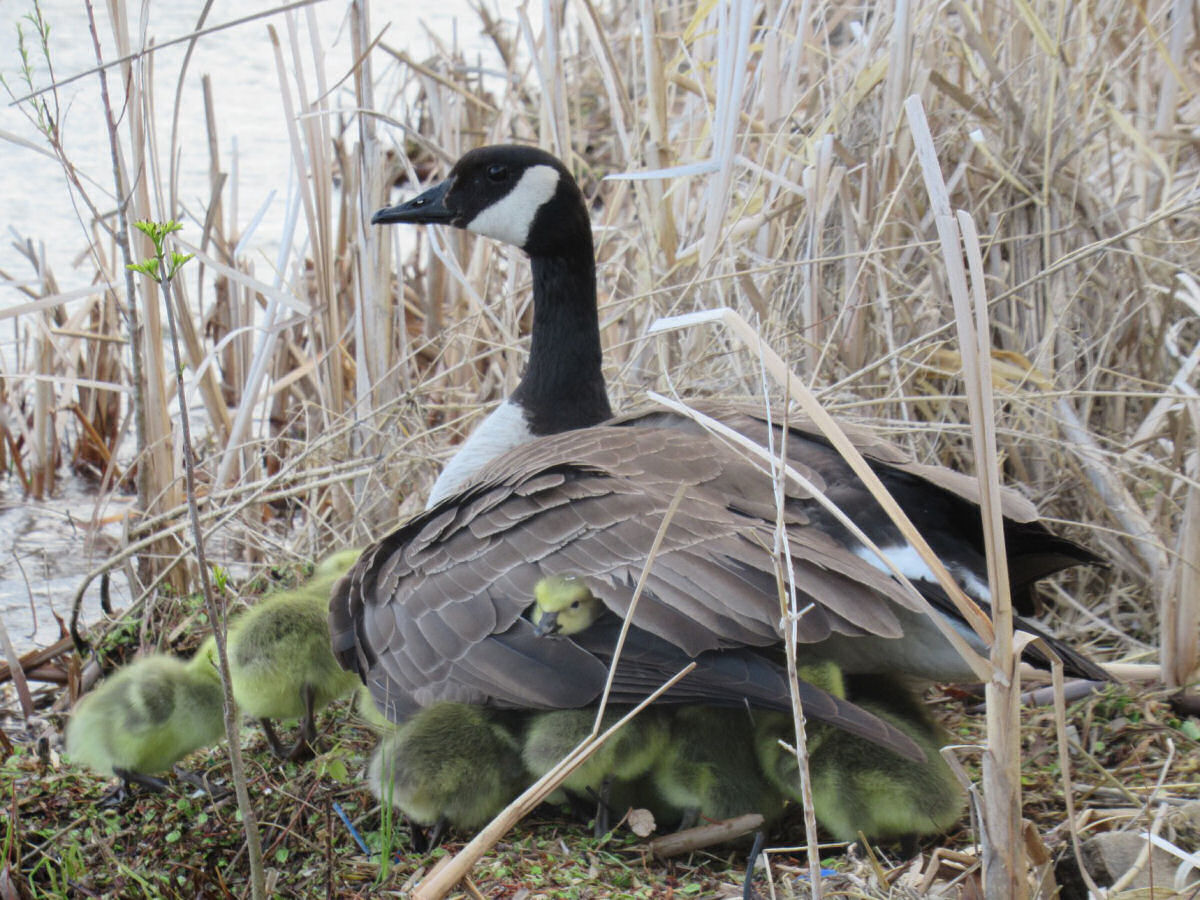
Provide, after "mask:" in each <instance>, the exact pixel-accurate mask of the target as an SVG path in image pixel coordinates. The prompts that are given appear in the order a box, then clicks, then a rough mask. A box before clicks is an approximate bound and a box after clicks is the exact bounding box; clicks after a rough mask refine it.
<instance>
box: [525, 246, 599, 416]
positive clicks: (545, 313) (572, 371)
mask: <svg viewBox="0 0 1200 900" xmlns="http://www.w3.org/2000/svg"><path fill="white" fill-rule="evenodd" d="M583 244H584V242H583V241H578V247H577V250H576V251H575V252H572V253H570V254H567V255H562V256H541V255H538V256H532V257H531V258H530V263H531V266H532V269H533V332H532V335H531V339H530V348H529V365H528V367H527V368H526V370H525V374H524V376H522V378H521V383H520V384H519V385H518V386H517V389H516V390H515V391H514V392H513V394H512V399H513V401H515V402H516V403H519V404H520V405H521V407H522V409H523V410H524V411H525V418H526V421H527V423H528V425H529V428H530V431H532V432H533V433H534V434H537V435H544V434H556V433H558V432H561V431H570V430H572V429H575V428H586V427H588V426H589V425H595V424H597V423H598V422H602V421H604V420H605V419H608V418H611V417H612V408H611V407H610V406H609V403H608V392H607V390H606V388H605V384H604V374H603V372H602V370H601V360H602V351H601V347H600V321H599V314H598V312H597V310H596V263H595V259H594V257H593V255H592V253H593V251H592V242H591V235H590V233H588V234H587V240H586V247H585V246H583Z"/></svg>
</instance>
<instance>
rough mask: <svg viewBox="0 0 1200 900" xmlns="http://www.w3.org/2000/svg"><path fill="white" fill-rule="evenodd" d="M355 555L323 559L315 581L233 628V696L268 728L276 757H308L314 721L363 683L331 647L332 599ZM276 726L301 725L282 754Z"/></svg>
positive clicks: (269, 601) (260, 607)
mask: <svg viewBox="0 0 1200 900" xmlns="http://www.w3.org/2000/svg"><path fill="white" fill-rule="evenodd" d="M359 552H360V551H358V550H343V551H341V552H339V553H335V554H334V555H332V556H330V557H329V558H328V559H326V560H323V561H322V562H321V563H320V564H318V566H317V568H316V569H315V570H314V572H313V575H312V577H311V578H310V579H309V580H308V581H307V582H305V583H304V584H302V585H301V586H299V587H297V588H295V589H294V590H288V591H278V592H276V593H273V594H269V595H267V596H266V597H264V598H263V599H262V600H261V601H260V602H259V603H258V604H257V605H255V606H252V607H251V608H250V609H248V610H247V611H246V612H245V613H243V614H242V615H240V616H239V617H238V618H236V619H235V620H234V621H233V622H232V623H231V624H230V626H229V645H228V646H229V674H230V678H231V679H232V680H233V696H234V699H235V700H236V701H237V704H238V707H239V708H240V709H241V710H242V712H244V713H245V714H246V715H249V716H254V717H255V718H257V719H258V720H259V721H260V722H261V723H262V726H263V731H264V732H265V733H266V735H267V743H268V744H269V745H270V747H271V750H272V752H273V753H275V755H276V756H279V757H280V758H285V759H291V760H299V759H303V758H305V757H306V756H308V755H310V754H311V752H312V750H311V742H312V740H313V739H314V738H315V737H316V727H315V724H314V722H313V716H314V714H315V713H316V712H317V711H319V710H321V709H323V708H324V707H325V706H327V705H328V704H329V703H330V702H332V701H333V700H336V699H338V698H339V697H343V696H345V695H347V694H349V693H351V692H352V691H353V690H354V688H355V686H356V685H357V683H358V681H357V679H356V678H355V677H354V676H353V674H351V673H348V672H346V671H344V670H343V669H342V668H341V667H340V666H339V665H338V664H337V661H336V660H334V658H333V654H332V652H331V651H330V646H329V626H328V619H327V610H328V605H329V593H330V591H331V589H332V588H333V584H334V582H336V581H337V579H338V578H340V577H341V576H342V575H344V574H345V572H346V571H347V570H348V569H349V568H350V567H351V566H352V565H353V564H354V561H355V560H356V559H357V558H358V554H359ZM272 719H300V720H301V726H300V735H299V737H298V738H297V739H296V742H295V744H294V745H293V746H292V747H291V748H290V749H288V750H285V749H284V748H283V746H282V745H281V744H280V742H279V738H278V737H277V736H276V735H275V729H274V728H273V727H272V725H271V720H272Z"/></svg>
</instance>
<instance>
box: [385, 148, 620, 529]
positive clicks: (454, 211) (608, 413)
mask: <svg viewBox="0 0 1200 900" xmlns="http://www.w3.org/2000/svg"><path fill="white" fill-rule="evenodd" d="M371 221H372V222H373V223H374V224H377V225H378V224H409V225H450V226H452V227H454V228H461V229H464V230H466V231H470V232H473V233H475V234H479V235H483V236H485V237H490V238H493V239H495V240H498V241H502V242H504V243H506V244H512V245H513V246H515V247H520V248H521V249H522V250H524V251H525V253H526V254H527V255H528V256H529V262H530V268H531V269H532V274H533V327H532V329H531V331H530V341H529V362H528V365H527V366H526V368H525V373H524V374H523V375H522V376H521V381H520V384H518V385H517V387H516V389H515V390H514V391H513V392H512V394H511V395H510V396H509V397H508V399H507V400H506V401H505V402H504V403H502V404H500V406H499V407H498V408H497V409H496V410H494V411H493V412H492V414H491V415H490V416H489V417H488V418H487V419H486V420H485V421H484V422H482V423H481V424H480V425H479V427H478V428H476V430H475V431H474V432H473V433H472V434H471V436H470V437H469V438H468V439H467V441H466V442H464V443H463V444H462V446H461V447H460V449H459V451H458V453H457V454H456V455H455V457H454V458H453V459H452V460H451V461H450V462H449V463H448V464H447V466H446V468H445V469H444V470H443V471H442V474H441V475H440V476H439V477H438V480H437V482H436V483H435V484H434V486H433V489H432V491H431V492H430V495H429V505H430V506H433V505H435V504H436V503H437V502H439V501H440V500H442V499H444V498H446V497H448V496H450V495H451V494H452V493H453V492H454V491H455V490H457V489H459V488H460V487H461V486H462V485H463V484H465V483H466V482H467V481H469V480H470V478H471V477H472V476H473V475H474V474H475V472H477V471H478V470H479V469H480V468H481V467H482V466H483V465H484V464H486V463H487V462H489V461H491V460H492V459H495V458H496V457H497V456H499V455H500V454H502V453H504V452H506V451H508V450H511V449H512V448H513V447H516V446H518V445H519V444H522V443H525V442H526V441H528V440H530V439H532V438H534V437H540V436H543V435H547V434H558V433H559V432H563V431H571V430H574V429H577V428H587V427H589V426H592V425H596V424H599V423H600V422H603V421H605V420H606V419H609V418H611V417H612V407H611V406H610V405H609V402H608V391H607V388H606V386H605V382H604V375H603V372H602V362H603V354H602V351H601V347H600V324H599V315H598V313H597V310H596V260H595V254H594V249H593V245H592V228H591V222H590V220H589V218H588V208H587V204H586V203H585V202H584V198H583V193H582V192H581V191H580V190H579V185H577V184H576V183H575V179H574V178H572V177H571V173H570V172H569V171H567V168H566V167H565V166H564V165H563V164H562V163H561V162H559V161H558V160H557V159H555V158H554V157H553V156H551V155H550V154H549V153H546V152H545V151H543V150H538V149H537V148H536V147H523V146H516V145H500V146H492V147H480V148H479V149H476V150H472V151H470V152H469V153H467V154H466V155H465V156H464V157H463V158H462V159H460V160H459V161H458V163H457V164H455V166H454V168H453V169H451V170H450V174H449V175H448V176H447V177H446V179H445V180H444V181H442V182H440V183H439V184H436V185H434V186H433V187H431V188H429V189H428V190H426V191H425V192H424V193H422V194H420V195H419V196H417V197H414V198H413V199H412V200H409V201H407V202H406V203H401V204H399V205H397V206H389V207H387V208H385V209H381V210H379V211H378V212H377V213H375V215H374V217H373V218H372V219H371Z"/></svg>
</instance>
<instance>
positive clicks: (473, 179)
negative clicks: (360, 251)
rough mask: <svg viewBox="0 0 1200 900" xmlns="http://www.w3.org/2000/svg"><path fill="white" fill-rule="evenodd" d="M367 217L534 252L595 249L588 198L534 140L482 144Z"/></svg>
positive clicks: (574, 253)
mask: <svg viewBox="0 0 1200 900" xmlns="http://www.w3.org/2000/svg"><path fill="white" fill-rule="evenodd" d="M371 222H372V224H375V225H381V224H397V223H399V224H410V225H451V226H453V227H455V228H462V229H464V230H466V231H471V232H474V233H475V234H479V235H483V236H484V237H490V238H494V239H495V240H498V241H502V242H503V243H505V244H512V245H513V246H514V247H520V248H521V249H522V250H524V251H525V252H526V253H528V254H529V255H530V256H532V257H570V256H580V255H586V256H587V257H588V258H589V259H590V258H591V256H592V252H593V251H592V230H591V224H590V222H589V220H588V213H587V205H586V204H585V203H584V199H583V194H582V193H581V192H580V190H579V186H578V185H577V184H576V183H575V179H574V178H572V177H571V173H570V172H568V171H567V169H566V167H565V166H563V164H562V163H561V162H559V161H558V160H557V159H555V158H554V157H553V156H551V155H550V154H549V153H546V152H545V151H544V150H539V149H537V148H536V147H523V146H517V145H498V146H492V147H480V148H478V149H476V150H472V151H470V152H469V153H467V154H466V155H465V156H463V157H462V159H460V160H459V161H458V162H457V163H456V164H455V166H454V168H453V169H451V170H450V174H449V176H447V177H446V179H445V180H444V181H441V182H439V183H438V184H436V185H434V186H433V187H431V188H429V189H428V190H427V191H425V192H424V193H422V194H420V195H419V196H417V197H414V198H413V199H411V200H409V201H407V202H405V203H401V204H399V205H397V206H389V207H387V208H385V209H381V210H379V211H378V212H377V213H375V215H374V216H373V217H372V218H371Z"/></svg>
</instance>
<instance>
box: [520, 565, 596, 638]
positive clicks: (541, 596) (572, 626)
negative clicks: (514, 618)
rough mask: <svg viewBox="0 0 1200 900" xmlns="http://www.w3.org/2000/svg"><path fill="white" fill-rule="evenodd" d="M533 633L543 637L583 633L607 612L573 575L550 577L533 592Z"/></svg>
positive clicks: (531, 616)
mask: <svg viewBox="0 0 1200 900" xmlns="http://www.w3.org/2000/svg"><path fill="white" fill-rule="evenodd" d="M533 599H534V604H533V612H532V613H531V615H530V619H531V620H532V621H533V630H534V631H535V632H536V633H537V634H538V635H541V636H544V635H548V634H561V635H563V636H568V635H572V634H578V633H579V632H581V631H583V630H584V629H585V628H587V627H588V626H589V625H591V624H592V623H593V622H595V621H596V620H597V619H598V618H600V615H601V613H603V612H604V604H603V603H602V602H601V601H600V600H599V599H598V598H597V597H596V596H595V595H594V594H593V593H592V592H591V591H590V590H589V589H588V586H587V585H586V584H584V583H583V581H582V580H580V579H578V578H576V577H575V576H574V575H548V576H546V577H545V578H543V579H542V580H541V581H539V582H538V583H537V585H536V586H535V587H534V589H533Z"/></svg>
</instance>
